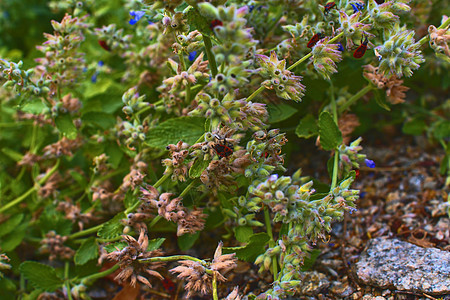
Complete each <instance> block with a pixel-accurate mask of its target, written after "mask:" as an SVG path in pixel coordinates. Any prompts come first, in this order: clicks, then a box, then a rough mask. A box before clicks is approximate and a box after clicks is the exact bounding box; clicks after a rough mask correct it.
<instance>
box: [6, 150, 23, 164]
mask: <svg viewBox="0 0 450 300" xmlns="http://www.w3.org/2000/svg"><path fill="white" fill-rule="evenodd" d="M2 152H3V153H4V154H5V155H6V156H8V157H9V158H11V159H12V160H14V161H15V162H18V161H21V160H22V158H23V154H22V153H20V152H17V151H15V150H13V149H10V148H2Z"/></svg>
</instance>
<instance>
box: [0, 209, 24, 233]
mask: <svg viewBox="0 0 450 300" xmlns="http://www.w3.org/2000/svg"><path fill="white" fill-rule="evenodd" d="M23 216H24V214H17V215H14V216H11V217H10V218H9V219H8V220H6V221H5V222H3V223H2V224H0V237H2V236H4V235H6V234H8V233H10V232H11V231H13V230H14V229H16V227H17V226H18V225H19V224H20V222H22V220H23Z"/></svg>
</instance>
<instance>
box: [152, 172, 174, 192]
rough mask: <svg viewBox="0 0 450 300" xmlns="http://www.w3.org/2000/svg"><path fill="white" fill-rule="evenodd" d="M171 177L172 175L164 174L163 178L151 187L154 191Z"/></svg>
mask: <svg viewBox="0 0 450 300" xmlns="http://www.w3.org/2000/svg"><path fill="white" fill-rule="evenodd" d="M171 175H172V173H167V174H164V175H163V177H161V178H160V179H159V180H158V181H157V182H156V183H155V184H154V185H153V187H154V188H155V189H156V188H158V187H159V186H160V185H161V184H163V183H164V181H166V179H167V178H169V177H170V176H171Z"/></svg>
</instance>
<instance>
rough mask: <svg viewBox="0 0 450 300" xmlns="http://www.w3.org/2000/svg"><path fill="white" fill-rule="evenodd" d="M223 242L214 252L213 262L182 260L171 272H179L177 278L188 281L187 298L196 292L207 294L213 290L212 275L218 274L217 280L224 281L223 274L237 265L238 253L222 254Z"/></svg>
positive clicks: (186, 287)
mask: <svg viewBox="0 0 450 300" xmlns="http://www.w3.org/2000/svg"><path fill="white" fill-rule="evenodd" d="M222 245H223V244H222V242H220V243H219V245H218V246H217V249H216V252H215V253H214V259H213V260H212V262H211V263H209V264H208V263H205V262H200V261H192V260H182V261H180V262H179V263H180V264H181V265H180V266H178V267H175V268H173V269H171V270H169V272H171V273H178V275H177V278H179V279H184V280H186V281H187V284H186V286H185V289H186V291H188V294H187V298H190V297H191V296H192V295H193V294H194V293H196V292H200V293H201V294H202V295H207V294H209V293H210V292H211V290H212V277H213V276H216V278H217V281H219V282H224V281H226V280H227V279H226V278H225V276H223V274H225V273H226V272H228V271H229V270H231V269H233V268H235V267H236V266H237V264H236V262H237V258H236V257H235V256H236V254H235V253H232V254H222Z"/></svg>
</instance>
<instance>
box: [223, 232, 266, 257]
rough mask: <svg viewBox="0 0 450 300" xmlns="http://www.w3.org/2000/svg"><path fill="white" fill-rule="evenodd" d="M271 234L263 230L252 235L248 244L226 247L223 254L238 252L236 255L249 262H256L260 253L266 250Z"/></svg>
mask: <svg viewBox="0 0 450 300" xmlns="http://www.w3.org/2000/svg"><path fill="white" fill-rule="evenodd" d="M269 239H270V238H269V235H268V234H267V233H264V232H261V233H257V234H254V235H252V236H251V237H250V240H249V242H248V244H247V245H245V246H241V247H224V248H223V249H222V250H223V254H229V253H236V256H237V257H238V258H239V259H241V260H245V261H248V262H254V261H255V259H256V257H258V255H260V254H262V253H263V252H264V250H265V249H264V248H265V246H266V244H267V242H268V241H269Z"/></svg>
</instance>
